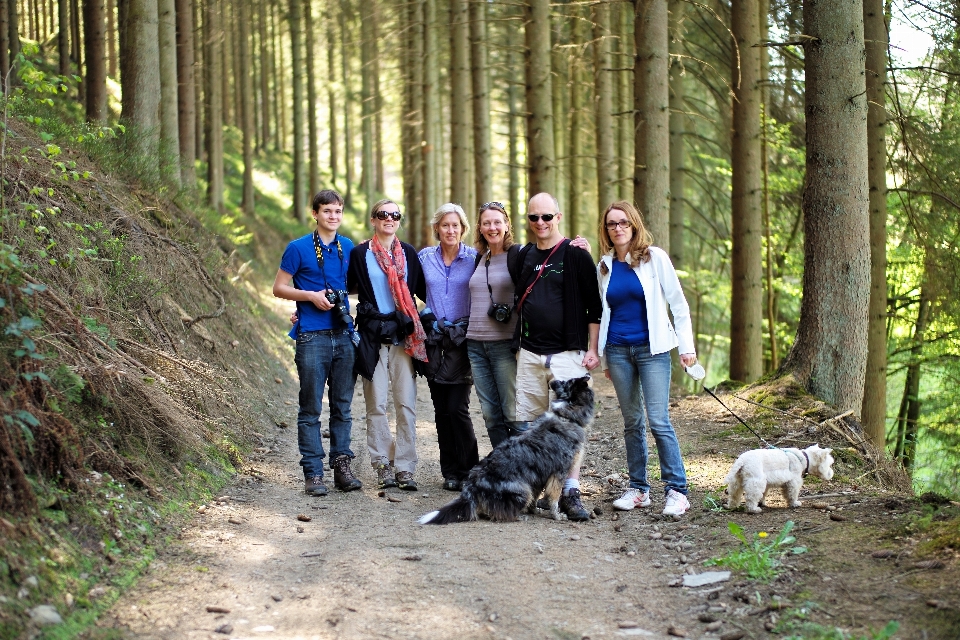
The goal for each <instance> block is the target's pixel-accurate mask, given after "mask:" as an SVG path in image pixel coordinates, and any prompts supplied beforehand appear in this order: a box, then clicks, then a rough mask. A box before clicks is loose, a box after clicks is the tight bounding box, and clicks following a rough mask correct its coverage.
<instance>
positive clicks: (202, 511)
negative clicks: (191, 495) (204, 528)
mask: <svg viewBox="0 0 960 640" xmlns="http://www.w3.org/2000/svg"><path fill="white" fill-rule="evenodd" d="M206 510H207V505H205V504H202V505H200V506H199V507H197V513H205V512H206Z"/></svg>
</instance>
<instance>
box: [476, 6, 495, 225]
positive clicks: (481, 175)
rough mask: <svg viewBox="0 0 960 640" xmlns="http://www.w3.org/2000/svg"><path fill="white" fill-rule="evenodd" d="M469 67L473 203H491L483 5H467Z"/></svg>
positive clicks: (487, 89)
mask: <svg viewBox="0 0 960 640" xmlns="http://www.w3.org/2000/svg"><path fill="white" fill-rule="evenodd" d="M470 64H471V71H470V75H471V79H472V85H473V103H472V104H473V158H474V165H473V167H474V168H473V176H474V196H475V198H476V200H475V202H474V206H475V207H479V206H480V205H481V204H483V203H485V202H490V201H491V200H493V168H492V161H491V156H490V153H491V151H490V81H489V77H488V76H489V70H488V69H487V3H485V2H471V3H470Z"/></svg>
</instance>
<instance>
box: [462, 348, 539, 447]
mask: <svg viewBox="0 0 960 640" xmlns="http://www.w3.org/2000/svg"><path fill="white" fill-rule="evenodd" d="M510 342H511V341H510V340H489V341H487V340H467V356H468V357H469V358H470V368H471V369H472V370H473V385H474V387H476V389H477V397H478V398H480V410H481V412H482V413H483V422H484V424H485V426H486V427H487V435H488V436H490V444H491V445H493V446H494V447H496V446H497V445H498V444H500V443H501V442H503V441H504V440H506V439H507V438H509V437H510V436H515V435H517V434H518V433H520V432H522V431H526V430H527V427H528V424H527V423H526V422H517V420H516V415H517V356H516V355H515V354H514V353H513V352H512V351H511V350H510Z"/></svg>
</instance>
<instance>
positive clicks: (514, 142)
mask: <svg viewBox="0 0 960 640" xmlns="http://www.w3.org/2000/svg"><path fill="white" fill-rule="evenodd" d="M517 22H519V20H518V21H517ZM519 33H520V29H519V28H514V27H513V26H512V25H511V26H509V27H507V68H508V69H516V68H517V54H516V52H517V51H518V50H519V49H520V45H521V43H520V36H519ZM507 111H508V113H507V152H508V164H509V173H508V182H507V193H508V194H509V197H510V215H511V217H512V225H513V233H514V237H515V238H518V239H519V237H520V230H521V229H523V227H524V224H523V220H524V215H523V214H524V212H523V211H521V208H520V207H521V205H520V126H519V122H520V117H521V116H520V85H519V84H518V83H517V82H516V80H514V79H513V78H512V77H509V76H508V79H507Z"/></svg>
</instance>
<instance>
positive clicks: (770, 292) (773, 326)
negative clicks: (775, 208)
mask: <svg viewBox="0 0 960 640" xmlns="http://www.w3.org/2000/svg"><path fill="white" fill-rule="evenodd" d="M769 24H770V0H760V41H761V42H766V41H767V40H769V33H770V28H769ZM769 80H770V53H769V48H768V47H760V96H761V98H760V109H761V111H760V113H761V114H762V118H761V122H760V127H761V132H762V134H761V138H760V165H761V167H762V169H763V201H762V202H763V236H764V277H765V278H766V315H767V332H768V335H769V337H770V361H769V363H770V365H769V367H768V368H767V370H768V371H776V369H777V368H778V367H779V366H780V355H779V353H778V348H777V313H776V295H775V290H774V286H773V263H774V260H773V234H772V232H771V229H770V179H769V178H770V161H769V157H768V151H769V145H768V143H767V136H768V135H769V127H768V126H767V116H768V114H769V113H770V86H769V85H770V82H769Z"/></svg>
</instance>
